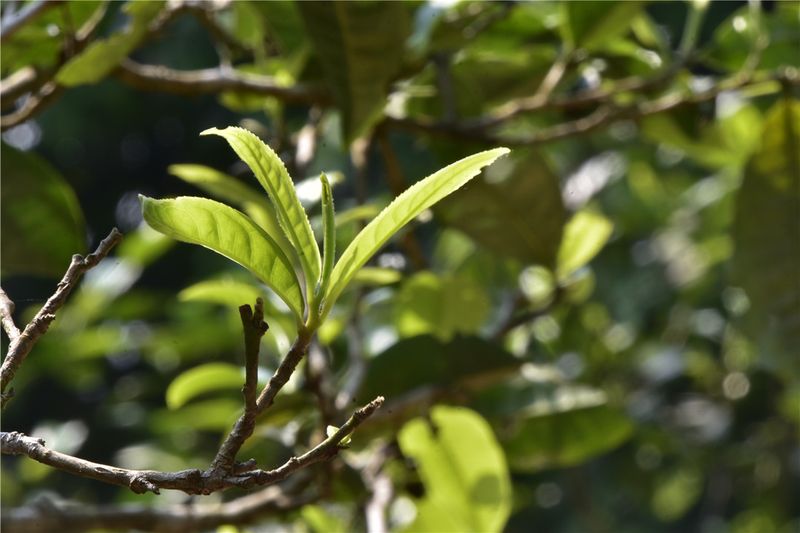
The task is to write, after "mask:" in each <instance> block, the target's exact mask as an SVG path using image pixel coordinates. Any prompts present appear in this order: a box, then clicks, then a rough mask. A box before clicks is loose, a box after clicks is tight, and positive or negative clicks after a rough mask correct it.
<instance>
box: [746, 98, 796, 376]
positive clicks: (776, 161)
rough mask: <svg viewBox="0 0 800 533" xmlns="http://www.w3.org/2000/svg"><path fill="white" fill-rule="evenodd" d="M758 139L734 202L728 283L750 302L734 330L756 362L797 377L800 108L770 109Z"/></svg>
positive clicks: (791, 104) (789, 104) (787, 104)
mask: <svg viewBox="0 0 800 533" xmlns="http://www.w3.org/2000/svg"><path fill="white" fill-rule="evenodd" d="M761 139H762V141H761V148H760V150H758V151H757V152H756V153H755V154H754V155H753V157H752V159H751V160H750V163H749V164H748V165H747V169H746V170H745V177H744V183H743V184H742V187H741V189H740V190H739V193H738V197H737V200H736V215H735V220H734V226H733V238H734V243H735V253H734V256H733V281H734V282H735V283H736V284H737V285H739V286H741V287H742V288H743V289H744V290H745V292H746V293H747V297H748V298H749V299H750V309H749V312H748V313H747V314H746V315H745V316H744V317H743V321H742V324H741V325H742V327H743V328H744V330H745V332H746V333H747V334H748V336H750V337H751V338H752V339H753V340H754V341H755V342H756V344H757V345H758V347H759V353H760V361H762V362H763V363H765V364H767V365H769V366H773V367H777V368H783V369H785V370H787V371H789V374H790V375H798V372H800V364H798V361H800V360H798V358H797V357H796V355H797V346H800V284H799V283H798V279H799V278H798V272H800V246H798V245H797V243H800V155H799V154H798V148H797V147H798V146H800V103H798V102H797V101H795V100H791V99H784V100H782V101H780V102H778V103H777V104H775V105H774V106H773V107H772V109H771V110H770V111H769V114H768V115H767V118H766V121H765V124H764V129H763V133H762V137H761Z"/></svg>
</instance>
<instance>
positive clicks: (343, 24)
mask: <svg viewBox="0 0 800 533" xmlns="http://www.w3.org/2000/svg"><path fill="white" fill-rule="evenodd" d="M297 7H299V9H300V13H301V14H302V16H303V20H304V21H305V23H306V27H307V28H308V34H309V35H310V36H311V40H312V42H313V45H314V49H315V51H316V53H317V55H318V56H319V58H320V63H321V64H322V69H323V71H324V72H325V76H326V77H327V78H328V83H329V84H330V86H331V88H332V90H333V94H334V97H335V98H336V103H337V104H338V107H339V109H341V110H342V113H343V115H344V116H343V120H342V127H343V129H344V137H345V138H346V139H347V141H348V142H349V141H352V140H353V139H355V138H356V137H358V136H359V135H361V134H362V133H363V132H364V130H366V129H367V128H368V127H370V126H371V125H372V124H373V123H374V121H375V120H376V119H377V118H378V117H379V116H380V113H381V111H382V109H383V105H384V103H385V101H386V96H387V94H388V89H389V82H390V81H391V79H392V77H393V76H394V75H395V74H396V73H397V71H398V69H399V67H400V64H401V60H402V56H403V47H404V43H405V39H406V36H407V35H408V34H409V31H410V24H409V21H408V13H407V11H408V7H407V6H406V5H405V4H404V3H403V2H343V1H335V2H299V3H298V4H297Z"/></svg>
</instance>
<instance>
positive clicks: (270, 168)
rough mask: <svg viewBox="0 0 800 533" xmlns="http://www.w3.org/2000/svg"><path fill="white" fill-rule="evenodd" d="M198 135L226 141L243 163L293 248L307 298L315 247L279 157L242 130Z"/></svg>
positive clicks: (316, 268)
mask: <svg viewBox="0 0 800 533" xmlns="http://www.w3.org/2000/svg"><path fill="white" fill-rule="evenodd" d="M200 135H219V136H220V137H222V138H224V139H225V140H226V141H228V144H230V146H231V148H233V151H234V152H236V154H237V155H238V156H239V157H240V158H241V159H242V161H244V162H245V163H247V165H248V166H249V167H250V169H251V170H252V171H253V174H255V176H256V178H257V179H258V182H259V183H260V184H261V186H262V187H264V190H266V191H267V194H269V196H270V198H271V199H272V202H273V204H274V205H275V211H276V213H277V215H278V221H279V222H280V224H281V227H282V228H283V231H284V232H285V233H286V237H287V238H288V239H289V242H291V243H292V244H293V245H294V247H295V248H296V249H297V253H298V255H299V257H300V265H301V266H302V268H303V274H304V275H305V278H306V294H307V295H308V296H309V297H310V296H311V295H312V294H313V291H314V286H315V284H316V282H317V280H318V279H319V273H320V263H321V259H320V256H319V247H318V246H317V241H316V239H315V238H314V232H313V231H311V224H310V223H309V222H308V217H307V216H306V212H305V210H304V209H303V206H302V205H301V204H300V200H299V199H298V198H297V193H296V191H295V188H294V183H293V182H292V179H291V178H290V177H289V173H288V172H287V171H286V167H285V166H284V165H283V162H282V161H281V159H280V157H278V155H277V154H276V153H275V152H273V151H272V149H271V148H270V147H269V146H267V145H266V144H264V143H263V142H262V141H261V139H259V138H258V137H257V136H256V135H255V134H253V133H251V132H249V131H247V130H245V129H242V128H237V127H233V126H231V127H228V128H225V129H224V130H220V129H217V128H209V129H207V130H205V131H203V132H202V133H201V134H200Z"/></svg>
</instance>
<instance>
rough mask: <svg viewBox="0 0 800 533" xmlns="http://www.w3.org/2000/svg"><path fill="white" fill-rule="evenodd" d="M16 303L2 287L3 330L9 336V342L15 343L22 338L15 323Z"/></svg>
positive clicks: (0, 296) (0, 311)
mask: <svg viewBox="0 0 800 533" xmlns="http://www.w3.org/2000/svg"><path fill="white" fill-rule="evenodd" d="M13 315H14V302H12V301H11V298H9V297H8V294H6V291H4V290H3V289H2V287H0V319H2V321H3V330H4V331H5V332H6V335H8V340H9V342H14V341H15V340H17V337H19V336H20V331H19V328H18V327H17V325H16V324H15V323H14V316H13Z"/></svg>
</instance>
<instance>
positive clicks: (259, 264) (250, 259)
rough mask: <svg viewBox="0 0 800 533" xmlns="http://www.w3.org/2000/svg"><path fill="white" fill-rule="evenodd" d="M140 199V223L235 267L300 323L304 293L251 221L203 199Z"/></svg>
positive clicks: (279, 254) (286, 261)
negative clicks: (276, 298) (260, 283)
mask: <svg viewBox="0 0 800 533" xmlns="http://www.w3.org/2000/svg"><path fill="white" fill-rule="evenodd" d="M141 198H142V212H143V214H144V219H145V220H146V221H147V223H148V224H150V226H151V227H152V228H153V229H155V230H156V231H160V232H161V233H163V234H165V235H168V236H170V237H172V238H173V239H177V240H179V241H184V242H189V243H192V244H199V245H201V246H204V247H206V248H208V249H210V250H214V251H215V252H217V253H219V254H221V255H224V256H225V257H227V258H228V259H231V260H233V261H235V262H237V263H239V264H240V265H242V266H243V267H245V268H247V269H248V270H250V272H252V273H253V274H255V275H256V276H257V277H258V278H259V279H260V280H261V281H263V282H264V283H266V284H267V285H268V286H269V287H270V288H272V289H273V290H274V291H275V292H276V293H277V294H278V296H280V297H281V298H282V299H283V301H284V302H286V304H287V305H288V306H289V307H290V308H291V309H292V311H294V313H295V315H296V316H297V318H298V319H300V318H302V316H303V309H304V305H303V295H302V292H301V290H300V284H299V283H298V281H297V277H296V276H295V273H294V269H293V267H292V264H291V262H290V261H289V258H287V257H286V255H285V254H284V253H283V252H282V251H281V249H280V247H279V246H278V245H277V244H276V243H275V241H274V240H273V239H272V238H271V237H270V236H269V235H267V234H266V233H265V232H264V230H262V229H261V228H260V227H259V226H257V225H256V223H255V222H253V221H252V220H250V219H249V218H247V217H246V216H245V215H244V214H242V213H241V212H239V211H237V210H235V209H233V208H232V207H228V206H227V205H225V204H221V203H218V202H215V201H213V200H208V199H205V198H194V197H190V196H182V197H178V198H175V199H172V200H154V199H152V198H147V197H145V196H142V197H141Z"/></svg>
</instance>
